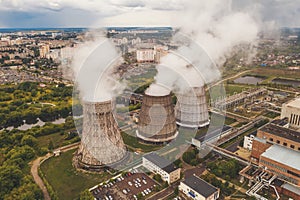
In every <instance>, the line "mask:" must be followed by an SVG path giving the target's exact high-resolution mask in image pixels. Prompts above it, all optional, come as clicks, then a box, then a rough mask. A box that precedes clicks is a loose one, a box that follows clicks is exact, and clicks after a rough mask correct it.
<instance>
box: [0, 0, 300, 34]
mask: <svg viewBox="0 0 300 200" xmlns="http://www.w3.org/2000/svg"><path fill="white" fill-rule="evenodd" d="M190 1H194V0H0V28H41V27H43V28H47V27H87V28H90V27H109V26H176V21H177V20H176V19H177V18H178V17H180V14H179V13H182V11H183V10H184V8H185V5H186V4H187V3H188V2H190ZM197 1H199V0H197ZM200 1H201V0H200ZM220 1H222V0H220ZM232 9H235V10H245V11H249V12H252V14H253V15H254V16H256V17H257V18H260V20H262V21H264V22H269V23H273V24H276V25H277V26H280V27H300V0H232Z"/></svg>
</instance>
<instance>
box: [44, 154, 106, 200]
mask: <svg viewBox="0 0 300 200" xmlns="http://www.w3.org/2000/svg"><path fill="white" fill-rule="evenodd" d="M74 152H75V150H72V151H68V152H66V153H63V154H61V156H59V157H52V158H50V159H49V160H47V161H45V162H44V163H43V164H42V165H41V170H42V172H43V174H44V175H45V177H46V179H47V181H48V182H49V184H50V185H51V186H52V188H53V189H54V191H55V192H56V193H57V195H58V198H59V199H61V200H68V199H70V200H73V199H77V198H78V197H79V194H80V192H82V191H84V190H86V189H88V188H90V187H93V186H95V185H96V184H99V183H101V182H102V181H104V180H107V179H109V178H110V177H111V176H110V175H109V174H108V173H102V174H99V175H98V174H85V173H82V172H78V171H76V170H75V168H74V167H73V166H72V157H73V153H74Z"/></svg>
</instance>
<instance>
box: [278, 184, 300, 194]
mask: <svg viewBox="0 0 300 200" xmlns="http://www.w3.org/2000/svg"><path fill="white" fill-rule="evenodd" d="M282 187H283V188H284V189H286V190H289V191H291V192H293V193H295V194H298V195H300V187H296V186H294V185H291V184H289V183H285V184H284V185H282Z"/></svg>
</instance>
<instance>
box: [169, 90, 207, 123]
mask: <svg viewBox="0 0 300 200" xmlns="http://www.w3.org/2000/svg"><path fill="white" fill-rule="evenodd" d="M176 97H177V104H176V107H175V115H176V123H177V124H178V125H179V126H183V127H187V128H201V127H205V126H208V125H209V114H208V108H207V102H206V95H205V89H204V87H196V88H191V89H190V90H187V91H186V92H184V93H176Z"/></svg>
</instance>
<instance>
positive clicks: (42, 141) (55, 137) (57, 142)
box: [37, 133, 66, 148]
mask: <svg viewBox="0 0 300 200" xmlns="http://www.w3.org/2000/svg"><path fill="white" fill-rule="evenodd" d="M65 137H66V136H65V135H61V134H60V133H53V134H50V135H45V136H40V137H38V138H37V139H38V145H39V147H46V148H47V147H48V145H49V142H50V141H52V142H53V144H54V148H58V147H60V146H62V144H63V142H65Z"/></svg>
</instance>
